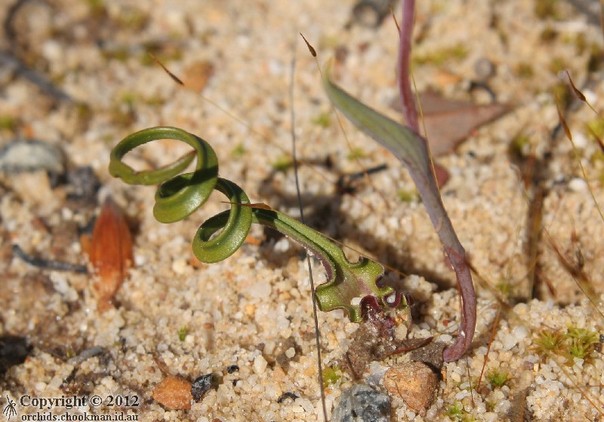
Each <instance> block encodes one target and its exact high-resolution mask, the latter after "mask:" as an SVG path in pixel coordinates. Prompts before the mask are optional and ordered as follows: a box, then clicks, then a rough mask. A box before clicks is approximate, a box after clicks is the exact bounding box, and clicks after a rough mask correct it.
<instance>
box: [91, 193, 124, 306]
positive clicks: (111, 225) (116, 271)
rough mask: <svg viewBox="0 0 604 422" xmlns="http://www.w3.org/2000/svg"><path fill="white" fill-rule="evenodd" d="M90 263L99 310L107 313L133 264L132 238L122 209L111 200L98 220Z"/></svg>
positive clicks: (105, 204)
mask: <svg viewBox="0 0 604 422" xmlns="http://www.w3.org/2000/svg"><path fill="white" fill-rule="evenodd" d="M89 254H90V262H91V264H92V266H93V267H94V269H95V270H96V273H97V274H98V280H97V282H96V283H95V286H94V288H95V291H96V293H97V300H98V308H99V310H100V311H101V312H102V311H105V310H107V309H108V308H109V307H110V306H111V304H112V300H113V297H114V296H115V293H116V292H117V289H118V288H119V287H120V285H121V284H122V281H123V280H124V278H125V277H126V271H127V270H128V268H129V267H130V266H131V265H132V262H133V258H132V236H131V234H130V229H129V228H128V224H127V222H126V218H125V217H124V214H123V213H122V211H121V209H120V208H119V207H118V206H117V205H116V204H115V202H113V200H111V198H107V200H106V201H105V203H104V204H103V207H102V209H101V214H100V215H99V217H98V218H97V220H96V223H95V225H94V230H93V232H92V239H91V241H90V252H89Z"/></svg>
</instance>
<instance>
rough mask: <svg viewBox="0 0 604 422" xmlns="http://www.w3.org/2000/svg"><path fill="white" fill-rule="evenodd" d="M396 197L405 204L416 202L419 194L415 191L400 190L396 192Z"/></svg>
mask: <svg viewBox="0 0 604 422" xmlns="http://www.w3.org/2000/svg"><path fill="white" fill-rule="evenodd" d="M396 195H397V196H398V199H399V200H400V201H401V202H405V203H408V202H414V201H416V200H417V192H416V191H414V190H407V189H399V190H398V191H397V192H396Z"/></svg>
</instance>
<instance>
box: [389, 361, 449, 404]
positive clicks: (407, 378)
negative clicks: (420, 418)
mask: <svg viewBox="0 0 604 422" xmlns="http://www.w3.org/2000/svg"><path fill="white" fill-rule="evenodd" d="M384 387H385V388H386V390H388V392H389V393H390V394H391V395H393V396H398V397H400V398H402V399H403V401H404V402H405V403H406V404H407V406H409V408H410V409H412V410H414V411H416V412H423V411H425V410H426V409H428V407H430V405H431V404H432V401H433V400H434V393H435V392H436V388H437V387H438V377H437V376H436V374H435V373H434V371H432V369H430V367H428V366H427V365H425V364H423V363H421V362H407V363H403V364H402V365H398V366H395V367H392V368H390V369H389V370H388V371H387V372H386V374H385V375H384Z"/></svg>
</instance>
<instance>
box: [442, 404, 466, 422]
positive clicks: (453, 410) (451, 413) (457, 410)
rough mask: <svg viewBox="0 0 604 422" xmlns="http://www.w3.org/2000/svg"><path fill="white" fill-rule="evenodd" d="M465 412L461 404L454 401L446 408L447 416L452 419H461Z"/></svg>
mask: <svg viewBox="0 0 604 422" xmlns="http://www.w3.org/2000/svg"><path fill="white" fill-rule="evenodd" d="M465 414H466V412H465V410H464V409H463V404H461V403H460V402H455V403H453V404H452V405H451V406H449V408H448V409H447V416H448V417H449V418H450V419H452V420H454V421H460V422H461V421H463V420H464V416H465Z"/></svg>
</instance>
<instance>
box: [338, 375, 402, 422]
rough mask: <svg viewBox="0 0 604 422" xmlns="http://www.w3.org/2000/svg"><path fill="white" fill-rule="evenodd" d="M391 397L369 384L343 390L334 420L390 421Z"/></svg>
mask: <svg viewBox="0 0 604 422" xmlns="http://www.w3.org/2000/svg"><path fill="white" fill-rule="evenodd" d="M390 412H391V409H390V397H388V396H387V395H386V394H382V393H380V392H378V391H376V390H374V389H373V388H371V387H369V386H368V385H364V384H357V385H355V386H353V387H351V388H349V389H348V390H346V391H344V392H342V396H340V401H339V402H338V406H337V407H336V410H335V411H334V412H333V417H332V422H390Z"/></svg>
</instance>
